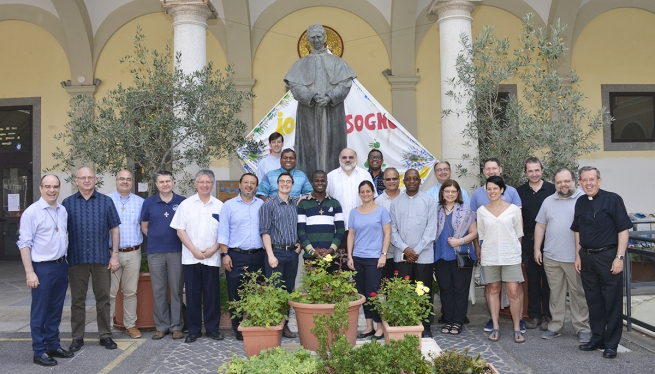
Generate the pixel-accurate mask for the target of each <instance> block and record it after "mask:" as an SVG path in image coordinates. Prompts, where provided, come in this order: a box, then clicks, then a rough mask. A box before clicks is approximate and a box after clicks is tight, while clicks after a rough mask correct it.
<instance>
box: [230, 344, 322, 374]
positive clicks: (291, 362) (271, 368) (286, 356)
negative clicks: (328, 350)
mask: <svg viewBox="0 0 655 374" xmlns="http://www.w3.org/2000/svg"><path fill="white" fill-rule="evenodd" d="M322 367H323V363H322V362H321V360H319V359H318V358H316V357H314V356H312V354H311V352H310V351H308V350H306V349H303V348H302V347H300V348H298V349H296V351H295V352H289V351H287V350H286V349H284V348H281V347H275V348H271V349H267V350H265V351H262V353H260V354H259V355H258V356H252V357H251V358H250V359H246V358H241V357H237V356H236V355H233V356H232V358H230V360H229V361H228V362H226V363H225V364H223V365H221V367H220V368H218V372H219V373H224V374H254V373H256V374H314V373H319V372H321V371H322Z"/></svg>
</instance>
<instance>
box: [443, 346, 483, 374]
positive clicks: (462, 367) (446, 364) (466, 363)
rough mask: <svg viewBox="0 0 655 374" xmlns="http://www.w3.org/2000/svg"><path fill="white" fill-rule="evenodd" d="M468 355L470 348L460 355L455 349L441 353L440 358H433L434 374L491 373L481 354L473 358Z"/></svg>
mask: <svg viewBox="0 0 655 374" xmlns="http://www.w3.org/2000/svg"><path fill="white" fill-rule="evenodd" d="M468 353H469V349H468V348H466V349H465V350H464V352H463V353H459V352H457V351H456V350H454V349H452V350H443V351H441V353H440V354H439V355H438V356H436V357H432V365H433V366H434V371H433V372H434V373H440V374H461V373H468V374H484V373H491V371H490V369H489V368H488V367H487V362H486V361H485V360H482V359H481V358H480V355H479V354H478V355H476V356H475V357H471V356H469V355H468Z"/></svg>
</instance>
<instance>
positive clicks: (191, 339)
mask: <svg viewBox="0 0 655 374" xmlns="http://www.w3.org/2000/svg"><path fill="white" fill-rule="evenodd" d="M201 336H202V333H201V332H199V333H197V334H189V335H187V336H186V338H184V342H185V343H193V342H195V341H196V340H198V338H199V337H201Z"/></svg>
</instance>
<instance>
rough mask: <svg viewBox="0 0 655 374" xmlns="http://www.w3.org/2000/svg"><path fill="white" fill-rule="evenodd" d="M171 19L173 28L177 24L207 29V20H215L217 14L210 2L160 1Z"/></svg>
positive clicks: (198, 0) (196, 0)
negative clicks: (190, 24) (187, 24)
mask: <svg viewBox="0 0 655 374" xmlns="http://www.w3.org/2000/svg"><path fill="white" fill-rule="evenodd" d="M160 2H161V6H162V7H163V8H164V10H165V11H166V13H168V14H169V15H170V16H171V18H173V26H175V24H176V23H177V24H179V23H192V24H198V25H202V26H204V27H205V28H207V20H208V19H211V18H217V17H218V12H217V11H216V8H215V7H214V4H212V2H211V1H210V0H160Z"/></svg>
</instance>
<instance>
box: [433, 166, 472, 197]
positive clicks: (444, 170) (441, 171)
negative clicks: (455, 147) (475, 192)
mask: <svg viewBox="0 0 655 374" xmlns="http://www.w3.org/2000/svg"><path fill="white" fill-rule="evenodd" d="M452 172H453V171H452V169H451V168H450V162H448V161H446V160H444V161H439V162H437V163H436V164H434V176H435V177H436V178H437V184H435V185H434V186H433V187H432V188H430V189H429V190H427V191H425V192H426V193H427V194H428V195H430V196H432V197H433V198H434V200H435V201H436V202H437V204H439V190H440V189H441V185H442V184H443V183H444V182H445V181H447V180H448V179H450V176H451V175H452ZM461 190H462V200H464V204H467V205H471V199H470V198H469V194H468V192H466V190H465V189H463V188H462V189H461Z"/></svg>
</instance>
